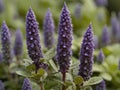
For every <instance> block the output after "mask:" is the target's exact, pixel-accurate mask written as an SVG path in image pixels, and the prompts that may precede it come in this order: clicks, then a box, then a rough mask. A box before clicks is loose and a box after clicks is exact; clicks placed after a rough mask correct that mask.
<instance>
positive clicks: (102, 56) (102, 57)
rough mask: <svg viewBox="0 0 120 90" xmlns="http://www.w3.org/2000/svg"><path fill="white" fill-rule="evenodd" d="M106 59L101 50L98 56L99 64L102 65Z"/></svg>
mask: <svg viewBox="0 0 120 90" xmlns="http://www.w3.org/2000/svg"><path fill="white" fill-rule="evenodd" d="M104 58H105V56H104V53H103V51H102V50H100V52H99V54H98V56H97V62H98V63H99V64H101V63H102V62H103V60H104Z"/></svg>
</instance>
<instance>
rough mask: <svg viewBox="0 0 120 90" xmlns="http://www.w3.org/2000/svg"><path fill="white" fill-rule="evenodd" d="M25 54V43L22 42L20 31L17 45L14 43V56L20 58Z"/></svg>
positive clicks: (17, 33)
mask: <svg viewBox="0 0 120 90" xmlns="http://www.w3.org/2000/svg"><path fill="white" fill-rule="evenodd" d="M22 52H23V41H22V33H21V31H20V30H19V29H18V30H17V31H16V38H15V43H14V55H15V56H16V57H19V56H21V55H22Z"/></svg>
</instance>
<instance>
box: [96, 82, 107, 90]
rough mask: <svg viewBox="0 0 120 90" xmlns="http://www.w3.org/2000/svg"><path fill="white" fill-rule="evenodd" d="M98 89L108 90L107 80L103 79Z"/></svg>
mask: <svg viewBox="0 0 120 90" xmlns="http://www.w3.org/2000/svg"><path fill="white" fill-rule="evenodd" d="M96 90H106V84H105V81H104V80H103V81H101V82H100V83H99V84H98V85H97V86H96Z"/></svg>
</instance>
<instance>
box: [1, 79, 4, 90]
mask: <svg viewBox="0 0 120 90" xmlns="http://www.w3.org/2000/svg"><path fill="white" fill-rule="evenodd" d="M0 90H5V89H4V84H3V82H2V81H1V80H0Z"/></svg>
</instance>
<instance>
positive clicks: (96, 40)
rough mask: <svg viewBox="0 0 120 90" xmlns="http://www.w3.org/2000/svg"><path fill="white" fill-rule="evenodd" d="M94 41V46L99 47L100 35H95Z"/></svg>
mask: <svg viewBox="0 0 120 90" xmlns="http://www.w3.org/2000/svg"><path fill="white" fill-rule="evenodd" d="M93 43H94V48H95V49H97V48H98V37H97V36H94V37H93Z"/></svg>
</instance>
